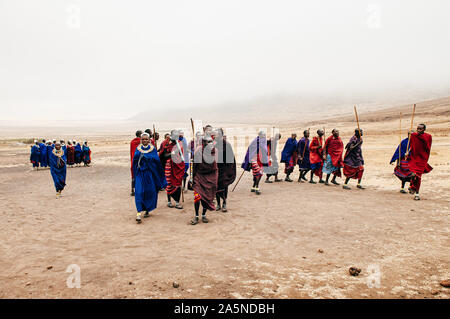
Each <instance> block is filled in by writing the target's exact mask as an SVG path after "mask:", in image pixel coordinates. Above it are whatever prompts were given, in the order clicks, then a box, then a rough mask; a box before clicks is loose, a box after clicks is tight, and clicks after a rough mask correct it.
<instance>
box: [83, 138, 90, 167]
mask: <svg viewBox="0 0 450 319" xmlns="http://www.w3.org/2000/svg"><path fill="white" fill-rule="evenodd" d="M81 150H82V152H83V163H84V166H89V164H91V148H90V147H89V146H88V142H87V141H85V142H84V144H83V148H82V149H81Z"/></svg>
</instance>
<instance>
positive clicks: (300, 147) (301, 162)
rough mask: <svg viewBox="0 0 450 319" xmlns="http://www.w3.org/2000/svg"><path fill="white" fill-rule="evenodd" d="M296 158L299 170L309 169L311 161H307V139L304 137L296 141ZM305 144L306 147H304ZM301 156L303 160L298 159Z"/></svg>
mask: <svg viewBox="0 0 450 319" xmlns="http://www.w3.org/2000/svg"><path fill="white" fill-rule="evenodd" d="M297 145H298V148H297V154H298V160H297V163H298V165H299V167H300V170H307V169H311V162H310V161H309V139H308V140H306V139H305V138H304V137H302V139H301V140H300V141H298V144H297ZM305 145H306V149H305ZM303 152H304V153H303ZM301 156H303V160H300V157H301Z"/></svg>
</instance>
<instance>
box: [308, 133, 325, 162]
mask: <svg viewBox="0 0 450 319" xmlns="http://www.w3.org/2000/svg"><path fill="white" fill-rule="evenodd" d="M322 143H323V142H322V137H320V138H319V137H318V136H314V137H313V139H312V142H311V144H310V145H309V161H310V162H311V164H315V163H320V162H322V150H320V151H319V147H320V146H322Z"/></svg>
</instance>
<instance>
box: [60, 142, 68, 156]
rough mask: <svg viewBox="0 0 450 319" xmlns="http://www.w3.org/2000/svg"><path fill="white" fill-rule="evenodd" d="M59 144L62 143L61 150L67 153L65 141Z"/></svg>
mask: <svg viewBox="0 0 450 319" xmlns="http://www.w3.org/2000/svg"><path fill="white" fill-rule="evenodd" d="M59 142H60V143H61V148H62V150H63V151H64V152H66V150H67V145H66V143H64V140H60V141H59ZM66 155H67V153H66Z"/></svg>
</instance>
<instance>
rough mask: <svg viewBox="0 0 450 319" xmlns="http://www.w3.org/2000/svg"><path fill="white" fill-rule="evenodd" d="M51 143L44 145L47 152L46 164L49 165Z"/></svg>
mask: <svg viewBox="0 0 450 319" xmlns="http://www.w3.org/2000/svg"><path fill="white" fill-rule="evenodd" d="M53 147H54V146H53V145H47V146H46V148H47V149H46V152H47V165H48V166H50V153H51V152H52V151H53Z"/></svg>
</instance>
